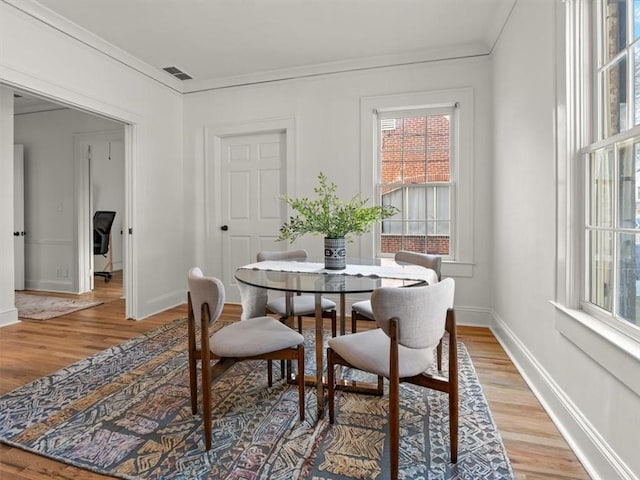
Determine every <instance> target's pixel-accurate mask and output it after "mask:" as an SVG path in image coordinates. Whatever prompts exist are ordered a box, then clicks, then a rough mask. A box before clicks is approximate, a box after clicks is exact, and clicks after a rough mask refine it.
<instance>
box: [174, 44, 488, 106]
mask: <svg viewBox="0 0 640 480" xmlns="http://www.w3.org/2000/svg"><path fill="white" fill-rule="evenodd" d="M489 53H490V51H489V48H488V47H487V46H486V45H478V44H469V45H461V46H457V47H450V48H444V49H443V48H438V49H429V50H422V51H418V52H411V53H405V54H398V55H381V56H375V57H366V58H358V59H352V60H343V61H338V62H328V63H321V64H316V65H307V66H303V67H294V68H285V69H279V70H270V71H265V72H256V73H249V74H246V75H234V76H229V77H222V78H213V79H208V80H187V81H185V82H184V89H183V93H185V94H187V93H198V92H203V91H207V90H218V89H223V88H231V87H241V86H246V85H255V84H260V83H270V82H277V81H283V80H292V79H296V78H305V77H316V76H320V75H330V74H336V73H347V72H358V71H362V70H372V69H377V68H387V67H400V66H406V65H415V64H421V63H428V62H438V61H445V60H459V59H465V58H474V57H483V56H487V55H489Z"/></svg>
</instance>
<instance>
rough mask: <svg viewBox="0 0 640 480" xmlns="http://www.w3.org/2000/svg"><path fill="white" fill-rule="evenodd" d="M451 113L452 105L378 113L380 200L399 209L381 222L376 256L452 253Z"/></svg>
mask: <svg viewBox="0 0 640 480" xmlns="http://www.w3.org/2000/svg"><path fill="white" fill-rule="evenodd" d="M454 118H455V116H454V110H453V107H447V108H433V109H421V110H419V111H417V110H408V111H395V112H385V113H380V114H378V139H379V145H378V158H379V172H380V173H379V179H378V192H379V202H380V204H383V205H386V204H389V205H394V206H396V207H397V208H398V213H397V214H396V215H395V216H394V217H392V218H389V219H387V220H385V221H383V222H382V228H381V232H380V233H381V234H380V241H379V242H378V245H379V250H380V251H379V255H385V254H386V255H390V254H393V253H395V252H397V251H398V250H411V251H416V252H428V253H438V254H440V255H443V256H446V257H449V258H452V257H453V250H452V248H451V246H452V211H453V210H452V204H453V198H452V195H453V192H454V188H453V186H454V183H453V182H452V172H453V168H452V164H453V153H454V149H453V141H452V139H453V126H452V122H453V121H454ZM391 119H393V122H391V121H390V120H391ZM390 125H393V126H395V128H393V129H392V128H390Z"/></svg>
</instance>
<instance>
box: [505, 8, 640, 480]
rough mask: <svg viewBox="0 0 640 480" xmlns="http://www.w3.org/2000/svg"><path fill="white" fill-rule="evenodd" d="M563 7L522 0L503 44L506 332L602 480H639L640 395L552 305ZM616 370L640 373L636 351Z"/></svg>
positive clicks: (513, 350) (568, 433) (516, 358)
mask: <svg viewBox="0 0 640 480" xmlns="http://www.w3.org/2000/svg"><path fill="white" fill-rule="evenodd" d="M558 3H559V2H558ZM559 5H561V4H560V3H559ZM555 8H556V5H555V2H540V1H536V0H520V1H519V2H517V4H516V7H515V9H514V11H513V13H512V15H511V17H510V19H509V22H508V24H507V26H506V28H505V29H504V31H503V32H502V35H501V38H500V41H499V43H498V45H497V48H496V49H495V51H494V73H493V78H494V82H493V90H494V102H495V103H494V105H495V107H494V111H495V135H494V145H495V147H494V148H495V159H494V165H493V177H494V179H493V185H494V188H493V199H492V209H493V212H494V213H493V215H494V224H493V258H494V275H493V280H492V283H493V285H494V288H493V289H492V291H493V300H492V303H493V308H494V311H495V317H496V322H497V323H498V328H496V333H497V334H498V335H499V337H500V339H501V341H502V342H503V343H504V345H505V346H506V347H507V348H508V349H509V352H510V354H511V355H512V358H513V359H514V361H515V362H516V363H517V364H518V366H519V368H520V370H521V371H522V372H523V374H524V376H525V378H527V379H528V381H529V382H530V385H531V386H532V387H533V388H534V390H535V391H536V392H537V393H538V395H539V396H540V398H541V400H542V401H543V403H544V404H545V405H546V406H547V408H548V409H550V411H551V413H552V417H553V418H554V419H555V420H556V422H557V424H558V425H559V427H560V429H561V431H562V432H564V433H565V434H566V436H567V437H568V440H569V443H570V444H571V445H572V446H573V447H574V449H575V450H576V452H577V453H578V455H579V457H580V458H581V460H582V462H583V463H584V464H585V466H586V467H587V469H588V471H589V472H590V473H591V474H592V475H593V477H594V478H601V479H607V480H609V479H614V478H625V479H632V478H635V479H637V478H639V477H638V475H640V456H639V455H638V451H639V450H638V448H639V446H640V420H638V419H639V418H640V415H638V412H640V397H638V395H637V394H636V393H634V392H633V391H632V390H631V389H629V388H627V387H626V386H625V385H624V384H623V383H621V382H620V381H618V380H617V379H616V378H614V377H613V376H612V375H611V374H609V373H608V372H607V371H606V370H605V369H603V368H601V367H600V366H599V365H598V364H597V363H596V362H595V361H594V360H593V359H592V358H590V357H589V356H588V355H586V354H585V353H583V351H582V350H580V349H578V348H577V347H576V346H575V345H574V344H573V343H571V342H570V341H568V340H567V338H566V337H564V336H563V335H561V334H560V332H559V331H558V329H557V326H558V323H559V322H561V321H562V320H563V315H564V314H563V313H560V312H559V311H558V310H556V308H555V307H554V306H552V304H550V300H554V298H555V280H556V277H555V274H556V271H555V269H556V263H555V251H556V245H555V239H556V202H555V198H556V183H555V173H556V172H555V168H556V164H555V148H556V144H555V141H556V138H555V131H554V109H555V103H556V91H555V82H556V70H555V69H556V65H555V63H554V62H555V58H556V48H558V47H557V45H556V43H555V42H556V40H554V38H555V34H556V30H555V21H556V16H555V14H556V13H555ZM558 8H559V9H560V8H563V7H561V6H558ZM558 68H562V65H559V66H558ZM616 368H619V369H623V370H627V369H630V370H628V371H633V369H635V371H636V372H640V370H639V365H638V363H637V360H633V359H631V357H629V358H628V359H626V360H625V361H624V362H620V363H619V364H618V365H617V367H616ZM638 374H639V375H640V373H638Z"/></svg>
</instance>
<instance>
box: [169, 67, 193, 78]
mask: <svg viewBox="0 0 640 480" xmlns="http://www.w3.org/2000/svg"><path fill="white" fill-rule="evenodd" d="M163 70H164V71H165V72H167V73H170V74H171V75H173V76H174V77H176V78H177V79H179V80H191V79H192V78H193V77H192V76H191V75H189V74H187V73H184V72H183V71H182V70H180V69H179V68H178V67H164V68H163Z"/></svg>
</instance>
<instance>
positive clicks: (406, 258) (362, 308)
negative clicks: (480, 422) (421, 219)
mask: <svg viewBox="0 0 640 480" xmlns="http://www.w3.org/2000/svg"><path fill="white" fill-rule="evenodd" d="M394 260H395V262H396V263H398V264H400V265H419V266H421V267H424V268H430V269H431V270H433V271H434V272H436V275H437V276H438V281H440V280H441V279H442V273H441V270H442V257H441V256H440V255H434V254H430V253H418V252H409V251H407V250H400V251H398V252H396V254H395V256H394ZM358 320H368V321H375V318H374V316H373V310H372V309H371V301H370V300H363V301H361V302H356V303H354V304H353V305H351V333H356V331H357V328H358V327H357V325H358ZM437 359H438V370H442V342H440V343H438V357H437Z"/></svg>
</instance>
